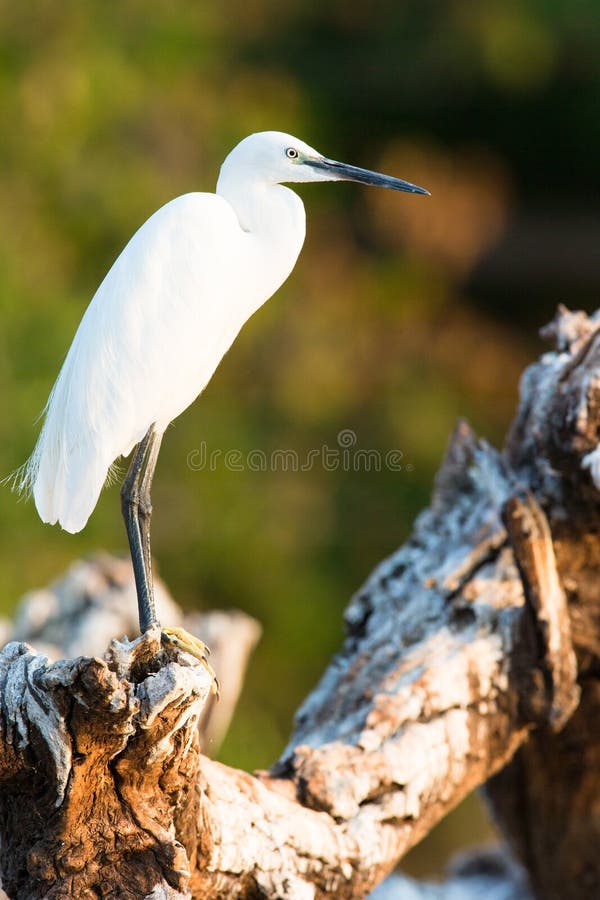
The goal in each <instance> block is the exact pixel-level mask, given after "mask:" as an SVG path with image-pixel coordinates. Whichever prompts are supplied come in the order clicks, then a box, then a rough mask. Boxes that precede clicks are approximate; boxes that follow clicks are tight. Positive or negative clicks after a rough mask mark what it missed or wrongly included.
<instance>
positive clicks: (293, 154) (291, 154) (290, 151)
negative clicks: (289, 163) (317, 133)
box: [285, 147, 298, 159]
mask: <svg viewBox="0 0 600 900" xmlns="http://www.w3.org/2000/svg"><path fill="white" fill-rule="evenodd" d="M285 155H286V156H287V158H288V159H298V151H297V150H296V148H295V147H288V148H287V150H286V151H285Z"/></svg>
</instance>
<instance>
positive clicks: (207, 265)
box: [21, 193, 248, 532]
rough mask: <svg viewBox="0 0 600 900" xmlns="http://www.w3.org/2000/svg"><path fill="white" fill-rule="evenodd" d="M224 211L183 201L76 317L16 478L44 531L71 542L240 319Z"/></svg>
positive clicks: (197, 200)
mask: <svg viewBox="0 0 600 900" xmlns="http://www.w3.org/2000/svg"><path fill="white" fill-rule="evenodd" d="M245 237H246V236H245V235H244V232H243V231H242V230H241V228H240V227H239V224H238V221H237V219H236V217H235V214H234V213H233V210H232V208H231V207H230V206H229V204H228V203H227V202H226V201H225V200H224V199H223V198H221V197H219V196H217V195H215V194H198V193H197V194H186V195H184V196H182V197H179V198H177V199H176V200H173V201H171V202H170V203H168V204H167V205H166V206H164V207H162V208H161V209H160V210H158V211H157V212H156V213H155V214H154V215H153V216H152V217H151V218H150V219H148V221H147V222H145V223H144V225H142V227H141V228H140V229H139V231H137V232H136V234H135V235H134V236H133V237H132V239H131V240H130V242H129V243H128V244H127V246H126V247H125V249H124V250H123V252H122V253H121V255H120V256H119V257H118V259H117V260H116V261H115V263H114V265H113V266H112V268H111V269H110V271H109V272H108V274H107V276H106V278H105V279H104V281H103V282H102V284H101V285H100V287H99V288H98V290H97V292H96V294H95V295H94V297H93V299H92V301H91V303H90V305H89V306H88V308H87V310H86V312H85V314H84V316H83V318H82V320H81V323H80V325H79V328H78V330H77V333H76V335H75V338H74V340H73V343H72V344H71V347H70V349H69V352H68V354H67V357H66V359H65V362H64V364H63V367H62V369H61V371H60V374H59V376H58V379H57V381H56V383H55V385H54V388H53V390H52V392H51V394H50V397H49V400H48V404H47V406H46V411H45V420H44V425H43V428H42V431H41V434H40V437H39V440H38V443H37V445H36V448H35V450H34V453H33V455H32V457H31V459H30V460H29V462H28V463H27V464H26V467H25V469H24V473H23V478H22V484H21V487H24V488H28V487H30V488H32V489H33V494H34V498H35V502H36V506H37V509H38V512H39V514H40V516H41V518H42V520H43V521H44V522H50V523H51V524H54V523H55V522H57V521H58V522H60V524H61V525H62V527H63V528H65V529H66V530H67V531H71V532H76V531H79V530H81V529H82V528H83V527H84V525H85V524H86V522H87V519H88V518H89V516H90V514H91V512H92V510H93V509H94V507H95V505H96V502H97V500H98V496H99V494H100V491H101V489H102V485H103V484H104V482H105V480H106V476H107V472H108V470H109V467H110V466H111V464H112V463H113V461H114V460H115V459H116V457H117V456H119V455H121V454H124V455H127V454H128V453H129V452H130V450H131V448H132V446H133V445H134V444H136V443H137V442H138V441H139V440H141V438H142V437H143V435H144V434H145V433H146V431H147V430H148V428H149V427H150V425H152V424H154V423H156V427H157V429H158V430H159V431H161V430H164V429H165V428H166V426H167V424H168V423H169V422H170V421H171V420H172V419H173V418H175V416H177V415H179V413H180V412H182V411H183V410H184V409H185V408H186V407H187V406H189V404H190V403H191V402H192V401H193V400H194V398H195V397H196V396H197V395H198V394H199V393H200V391H201V390H202V389H203V388H204V387H205V385H206V384H207V382H208V381H209V379H210V377H211V376H212V374H213V372H214V370H215V368H216V367H217V365H218V363H219V361H220V359H221V357H222V356H223V354H224V353H225V351H226V350H227V348H228V347H229V345H230V344H231V342H232V341H233V339H234V338H235V336H236V334H237V332H238V331H239V329H240V327H241V325H242V324H243V322H244V321H245V318H246V317H247V316H246V315H245V314H244V311H243V310H242V309H241V307H240V304H239V301H238V299H237V295H238V294H239V287H240V271H241V270H243V268H244V266H243V262H244V255H245V254H246V253H247V250H248V248H247V241H246V240H245Z"/></svg>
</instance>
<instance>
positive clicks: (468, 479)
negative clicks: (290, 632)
mask: <svg viewBox="0 0 600 900" xmlns="http://www.w3.org/2000/svg"><path fill="white" fill-rule="evenodd" d="M597 329H598V322H597V321H596V319H588V318H587V317H585V316H584V315H583V314H576V313H573V314H572V313H568V312H567V311H565V310H563V311H561V313H560V315H559V317H558V318H557V320H556V322H555V323H554V325H553V337H554V339H555V342H556V344H557V348H558V349H557V351H556V352H553V353H547V354H545V355H544V356H543V357H542V358H541V360H540V361H538V362H537V363H536V364H534V365H533V366H532V367H531V368H530V369H529V370H528V371H527V372H526V373H525V376H524V378H523V383H522V398H521V406H520V409H519V412H518V415H517V418H516V420H515V425H514V426H513V429H512V430H511V434H510V436H509V441H508V444H507V449H506V451H505V452H504V453H503V454H500V453H498V452H496V451H495V450H493V449H492V448H491V447H489V446H488V445H487V444H485V442H482V441H478V440H477V439H476V438H475V436H474V435H473V433H472V432H471V431H470V429H469V428H468V426H466V425H465V424H464V423H463V424H460V425H459V426H458V428H457V430H456V432H455V434H454V436H453V438H452V439H451V442H450V446H449V449H448V453H447V456H446V460H445V462H444V464H443V466H442V468H441V470H440V472H439V474H438V477H437V479H436V485H435V490H434V494H433V498H432V503H431V506H430V508H429V509H427V510H426V511H424V512H423V513H422V514H421V516H420V517H419V518H418V520H417V522H416V524H415V527H414V531H413V534H412V536H411V538H410V539H409V540H408V541H407V543H406V544H405V545H404V546H403V547H401V548H400V550H398V551H397V552H396V553H395V554H393V555H392V556H391V557H390V558H389V559H388V560H386V561H385V562H383V563H382V564H381V565H380V566H378V567H377V569H376V570H375V572H374V573H373V575H372V576H371V577H370V578H369V579H368V581H367V583H366V584H365V586H364V587H363V588H362V589H361V590H360V591H359V592H358V593H357V595H356V596H355V597H354V598H353V600H352V602H351V603H350V605H349V607H348V609H347V611H346V616H345V620H346V630H347V636H346V639H345V642H344V645H343V647H342V649H341V650H340V652H339V653H338V654H337V655H336V656H335V657H334V659H333V660H332V662H331V664H330V666H329V668H328V669H327V671H326V672H325V674H324V675H323V677H322V679H321V681H320V683H319V684H318V685H317V687H316V688H315V690H314V691H313V692H312V694H311V695H310V696H309V697H308V698H307V700H306V701H305V702H304V704H303V705H302V707H301V708H300V710H299V712H298V714H297V716H296V722H295V727H294V731H293V734H292V737H291V739H290V741H289V744H288V746H287V747H286V749H285V750H284V752H283V754H282V756H281V758H280V760H279V761H278V762H277V763H275V764H274V765H273V767H272V768H271V770H270V771H269V772H261V773H256V774H255V775H249V774H247V773H244V772H240V771H237V770H233V769H230V768H228V767H226V766H223V765H221V764H219V763H217V762H214V761H210V760H208V759H207V758H206V757H203V756H201V755H200V753H199V751H198V743H197V741H198V737H197V728H196V727H195V724H193V723H195V721H196V720H197V718H198V717H199V716H200V715H201V712H202V707H203V704H204V702H205V700H206V690H205V687H204V686H200V685H199V684H197V683H196V681H195V680H194V679H196V678H197V677H198V678H200V676H201V674H202V670H198V672H197V673H196V669H195V668H194V666H191V665H190V660H189V659H181V658H180V656H179V655H178V654H177V652H176V651H173V652H172V654H170V655H169V656H168V657H166V656H160V655H158V656H156V655H154V656H153V653H155V652H157V650H158V647H157V646H156V645H154V650H152V647H151V646H150V645H149V644H148V640H149V639H148V638H146V639H144V640H141V641H139V642H136V643H135V645H133V647H132V646H131V645H126V646H125V648H124V649H123V650H119V649H118V646H117V645H113V648H112V650H111V652H110V653H109V655H108V657H107V659H106V661H105V662H100V661H98V660H89V659H87V660H86V659H83V660H81V659H80V660H70V661H63V662H62V663H54V664H53V665H51V666H47V665H46V664H45V663H44V661H43V660H40V658H39V657H37V656H36V655H35V654H33V653H30V652H28V651H26V649H25V648H23V647H22V646H18V645H15V644H12V645H9V647H8V648H6V649H5V651H4V655H3V657H2V660H3V669H2V672H3V673H4V674H3V676H2V677H3V678H4V679H5V682H4V683H5V685H6V686H7V689H5V691H4V692H3V706H2V731H1V738H2V741H3V745H4V746H3V748H2V754H1V756H0V759H1V760H2V766H3V768H2V770H1V771H0V780H1V781H2V792H1V793H0V811H1V813H2V815H1V817H0V821H1V823H2V845H3V853H2V857H1V862H2V867H3V879H4V880H5V887H6V889H7V892H8V893H9V896H10V895H11V886H12V889H13V893H14V891H15V889H17V888H18V890H17V892H16V893H14V896H18V897H19V900H20V898H24V900H26V898H32V900H33V898H38V897H43V896H49V897H66V896H78V897H83V898H85V897H87V896H90V897H93V896H115V897H116V896H119V897H121V896H122V897H129V896H131V897H135V896H144V893H135V891H140V890H142V889H143V891H145V892H146V895H148V896H149V895H152V896H165V897H179V896H181V897H192V896H193V897H195V898H206V900H211V898H255V897H270V898H283V900H286V898H289V900H317V898H326V897H330V898H341V900H343V898H356V897H364V896H366V895H367V894H368V893H369V891H371V890H372V889H373V888H374V887H375V885H376V884H377V883H378V882H380V881H381V880H382V879H383V878H384V876H385V875H386V874H387V873H388V872H389V871H390V870H391V869H392V868H393V866H394V865H395V864H396V862H397V861H398V859H399V858H400V857H401V856H402V855H403V854H404V853H405V852H406V851H407V850H408V849H409V848H410V847H411V846H413V845H414V844H415V843H416V842H418V841H419V840H420V839H421V838H422V837H423V836H424V835H425V834H426V833H427V832H428V831H429V830H430V829H431V827H432V826H433V825H434V824H435V823H436V822H438V821H439V820H440V819H441V818H442V817H443V816H444V815H445V814H446V813H447V812H448V811H449V810H450V809H452V808H453V807H454V806H455V805H456V804H457V803H458V802H460V800H461V799H462V798H463V797H464V796H465V794H466V793H468V792H469V791H470V790H471V789H473V788H474V787H476V786H477V785H481V784H483V783H485V782H488V779H490V778H491V777H492V776H495V777H493V778H491V781H489V782H488V793H489V797H490V803H491V805H492V806H493V808H494V811H495V814H496V817H497V819H498V821H499V822H500V823H501V825H502V827H503V828H504V831H505V834H506V836H507V839H508V840H509V842H510V844H511V846H512V847H513V849H514V850H515V852H516V853H517V855H518V856H519V858H520V860H521V861H522V863H523V864H524V866H525V868H526V870H527V872H528V875H529V878H530V881H531V883H532V884H533V887H534V890H535V891H536V892H537V895H538V897H542V898H554V897H557V898H558V897H559V896H560V897H561V900H570V898H571V897H573V898H575V897H577V898H578V900H587V898H588V897H589V898H590V900H591V898H593V897H597V896H600V867H599V862H598V860H597V859H595V858H594V857H597V847H598V836H599V835H598V827H599V826H598V822H600V805H599V799H600V798H599V796H598V795H599V793H600V792H599V790H598V787H597V785H596V784H595V783H594V778H593V774H594V773H593V772H592V770H591V766H590V765H589V763H590V762H591V763H595V762H596V756H597V755H598V752H599V751H598V748H599V747H600V735H599V733H598V731H599V729H600V715H599V712H600V710H599V709H598V705H599V702H600V697H599V693H600V691H599V690H598V680H597V677H598V671H599V669H598V655H599V653H598V650H599V646H600V635H599V627H598V626H599V622H600V597H599V591H600V588H599V587H598V585H599V579H598V577H597V574H598V549H599V547H598V534H599V533H600V523H599V517H598V499H599V497H598V491H597V488H596V487H595V486H594V485H593V484H592V481H591V478H590V471H591V467H590V468H588V469H586V468H585V467H584V465H582V464H583V461H584V458H585V457H586V456H588V455H589V454H591V453H593V451H594V450H595V448H596V444H597V425H598V423H599V422H600V414H599V412H600V389H599V385H600V359H599V358H597V355H598V353H599V352H600V351H599V350H598V342H597V341H596V337H595V336H596V333H597ZM592 474H593V472H592ZM573 646H574V649H575V654H576V656H575V655H574V650H573ZM7 654H8V655H7ZM138 654H141V657H140V659H138ZM55 666H58V668H54V667H55ZM82 672H85V673H86V679H87V680H85V679H84V680H83V681H82V677H83V676H82ZM191 673H196V674H191ZM222 677H223V676H222ZM576 677H577V678H578V684H576V683H575V679H576ZM190 679H192V681H191V682H190ZM107 685H108V687H107ZM193 685H196V686H195V687H194V686H193ZM580 690H581V697H582V699H581V704H580V706H579V707H577V702H578V698H579V692H580ZM165 698H166V699H165ZM136 704H138V705H139V704H141V705H140V706H138V705H136ZM576 707H577V708H576ZM140 708H141V709H143V710H145V713H144V714H143V715H141V716H140V713H139V709H140ZM154 709H156V714H154V715H153V714H152V710H154ZM565 723H566V724H565ZM561 728H562V731H560V730H559V729H561ZM80 735H84V736H85V742H84V744H83V745H82V744H81V741H82V738H81V737H80ZM81 746H83V747H84V750H83V751H82V750H81ZM78 754H79V755H78ZM94 754H96V756H97V759H98V765H97V767H94V766H93V765H92V757H93V756H94ZM584 754H585V756H584ZM598 762H600V760H598ZM77 766H83V767H84V769H85V770H86V771H88V773H90V774H89V778H90V779H91V782H93V777H94V776H93V775H92V774H91V773H96V774H97V776H98V778H100V775H102V779H101V781H102V784H103V785H104V787H103V790H102V792H101V794H100V796H101V797H102V802H101V803H100V805H98V803H93V804H90V802H87V805H86V804H85V803H84V802H83V800H82V801H81V803H82V804H83V805H82V806H81V809H82V810H84V812H80V811H79V810H78V809H74V810H69V805H70V804H72V803H75V805H77V804H79V803H80V801H79V799H78V797H77V796H73V795H72V790H73V787H74V786H75V785H78V784H80V782H78V781H77V779H76V777H75V771H74V770H75V768H76V767H77ZM146 769H147V770H148V771H147V772H146ZM65 773H67V774H66V776H65ZM91 782H90V781H89V780H88V781H87V782H85V780H84V781H83V782H81V783H85V784H87V790H89V789H90V783H91ZM61 792H62V793H61ZM573 798H575V801H576V802H575V803H573V802H571V801H572V800H573ZM57 799H58V805H55V804H56V803H57ZM80 805H81V804H80ZM90 806H91V808H90ZM138 807H139V809H138ZM23 816H27V821H28V822H29V823H30V831H29V833H28V836H27V835H26V836H25V837H23V836H22V834H21V832H20V831H19V829H18V828H16V825H17V822H18V821H19V817H23ZM11 817H12V818H11ZM66 823H68V828H67V827H65V824H66ZM88 835H93V839H92V838H91V837H90V839H89V840H88V839H87V836H88ZM561 835H562V836H566V846H567V848H568V850H564V851H563V850H562V848H561V845H560V840H561V839H562V838H561ZM82 837H83V840H82ZM74 844H75V845H76V847H77V848H78V849H74V846H73V845H74ZM578 844H579V845H578ZM86 847H87V852H88V855H87V858H86V856H85V852H82V848H83V849H85V848H86ZM78 853H79V855H78ZM119 853H120V854H121V859H122V866H123V868H122V872H121V874H120V875H119V876H117V874H116V865H117V860H118V857H119ZM73 860H74V861H75V862H73ZM123 873H125V874H126V875H127V879H126V880H125V881H123V880H122V881H117V880H116V879H117V878H121V879H123V878H125V875H124V874H123ZM49 878H50V879H51V882H49V881H48V879H49ZM136 878H137V879H138V881H137V882H136V881H135V879H136ZM44 879H46V880H45V881H44ZM73 879H77V885H78V891H79V892H78V893H76V894H74V895H72V894H69V893H68V892H66V891H67V888H66V887H65V885H70V886H71V887H72V885H73V883H74V882H73ZM50 883H51V887H50V888H48V885H49V884H50ZM24 885H26V889H25V888H24ZM130 885H133V887H130ZM126 889H127V890H130V893H127V892H126ZM111 890H113V893H112V894H111V893H110V891H111ZM119 890H121V893H119ZM381 890H383V888H382V889H381ZM43 891H46V893H44V892H43ZM49 891H54V893H51V892H49ZM61 891H62V893H61ZM86 891H87V892H88V893H86ZM102 891H104V893H102ZM152 891H155V892H156V891H158V892H159V893H152ZM161 891H162V893H160V892H161ZM169 892H170V893H169ZM424 896H425V895H424ZM440 896H441V895H440ZM449 896H450V894H449ZM506 896H507V897H508V896H511V894H510V893H509V892H508V889H507V893H506Z"/></svg>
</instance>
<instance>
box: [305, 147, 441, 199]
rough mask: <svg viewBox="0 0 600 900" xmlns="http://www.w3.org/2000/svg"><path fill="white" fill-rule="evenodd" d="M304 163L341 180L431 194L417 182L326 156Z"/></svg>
mask: <svg viewBox="0 0 600 900" xmlns="http://www.w3.org/2000/svg"><path fill="white" fill-rule="evenodd" d="M304 164H305V165H307V166H310V167H311V168H313V169H318V170H319V171H321V172H327V173H328V174H329V175H331V176H332V178H334V179H340V180H341V181H358V182H359V184H374V185H376V186H377V187H384V188H391V190H393V191H406V193H408V194H425V195H426V196H427V197H429V196H430V193H429V191H426V190H425V188H422V187H417V185H416V184H411V183H410V181H402V179H401V178H392V177H391V176H390V175H381V174H380V173H379V172H371V171H369V169H359V168H358V167H357V166H349V165H347V164H346V163H341V162H336V161H335V160H334V159H327V158H326V157H324V156H321V157H319V158H318V159H305V160H304Z"/></svg>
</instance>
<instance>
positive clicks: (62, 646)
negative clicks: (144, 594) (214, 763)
mask: <svg viewBox="0 0 600 900" xmlns="http://www.w3.org/2000/svg"><path fill="white" fill-rule="evenodd" d="M155 599H156V606H157V610H158V614H159V618H160V620H161V622H165V623H168V624H169V625H171V626H181V627H183V628H186V629H187V630H188V631H190V632H191V633H192V634H195V635H196V636H197V637H199V638H200V639H201V640H202V641H204V642H205V643H206V644H207V645H208V646H209V647H210V649H211V651H212V655H211V660H212V664H213V666H214V667H215V668H217V669H218V670H219V672H223V673H226V675H225V677H224V678H222V679H221V683H220V702H219V703H216V702H215V696H214V694H212V695H211V696H210V697H209V699H208V700H207V702H206V705H205V707H204V709H203V711H202V715H201V716H200V721H199V728H200V734H201V736H202V743H203V747H204V752H208V753H209V754H210V755H211V756H212V755H214V753H215V752H216V751H217V750H218V748H219V745H220V743H221V741H222V739H223V737H224V736H225V733H226V731H227V728H228V726H229V722H230V720H231V716H232V715H233V712H234V710H235V707H236V704H237V701H238V698H239V695H240V692H241V689H242V686H243V681H244V675H245V672H246V667H247V665H248V661H249V658H250V654H251V653H252V651H253V649H254V647H255V646H256V644H257V642H258V640H259V638H260V634H261V628H260V625H259V624H258V622H257V621H256V619H253V618H252V617H251V616H248V615H247V614H246V613H244V612H241V611H240V610H228V611H227V612H223V611H220V610H210V611H207V612H202V613H200V612H189V613H184V612H183V610H182V609H181V608H180V607H179V606H178V605H177V604H176V603H175V602H174V600H173V598H172V597H171V595H170V594H169V592H168V590H167V588H166V586H165V584H164V582H163V581H162V579H161V578H158V577H157V576H156V575H155ZM137 627H138V624H137V602H136V594H135V582H134V578H133V568H132V565H131V561H130V560H129V559H119V558H118V557H114V556H110V555H109V554H108V553H98V554H96V555H95V556H93V557H92V558H90V559H85V560H79V561H78V562H76V563H74V564H73V565H72V566H71V567H70V568H69V570H68V572H66V574H65V575H64V576H63V577H62V578H60V579H58V580H57V581H55V582H54V583H53V584H51V585H50V586H49V587H47V588H44V589H42V590H37V591H31V592H30V593H29V594H26V595H25V597H23V599H22V600H21V602H20V603H19V605H18V607H17V611H16V615H15V622H14V625H10V623H6V624H5V627H4V629H3V634H2V637H3V638H4V640H2V641H1V642H0V646H1V645H3V644H4V643H6V642H8V641H9V640H12V641H25V642H27V643H29V644H32V645H33V646H34V647H35V649H36V650H37V652H38V653H43V654H45V655H47V656H48V657H49V659H51V660H56V659H62V658H66V659H73V658H74V657H76V656H90V655H91V656H94V655H96V656H102V654H103V653H104V651H105V649H106V647H107V646H108V644H109V643H110V642H111V640H112V639H113V638H114V637H115V636H120V635H126V634H135V633H136V632H137Z"/></svg>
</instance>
